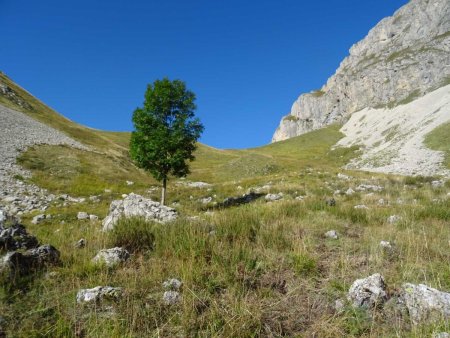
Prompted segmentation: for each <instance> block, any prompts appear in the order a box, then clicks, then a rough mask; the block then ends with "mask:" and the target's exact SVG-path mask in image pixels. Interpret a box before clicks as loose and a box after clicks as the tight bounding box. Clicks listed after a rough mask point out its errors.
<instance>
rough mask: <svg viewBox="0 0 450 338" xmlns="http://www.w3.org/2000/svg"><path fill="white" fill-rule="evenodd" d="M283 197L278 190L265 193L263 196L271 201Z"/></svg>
mask: <svg viewBox="0 0 450 338" xmlns="http://www.w3.org/2000/svg"><path fill="white" fill-rule="evenodd" d="M282 198H283V193H282V192H280V193H278V194H267V195H266V196H264V199H265V200H266V201H268V202H272V201H279V200H281V199H282Z"/></svg>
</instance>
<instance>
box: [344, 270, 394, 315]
mask: <svg viewBox="0 0 450 338" xmlns="http://www.w3.org/2000/svg"><path fill="white" fill-rule="evenodd" d="M347 299H348V300H349V301H350V302H351V303H352V305H353V306H354V307H363V308H373V307H376V306H381V305H383V304H384V303H385V302H386V300H387V294H386V284H385V282H384V278H383V276H381V275H380V274H379V273H376V274H373V275H371V276H369V277H367V278H363V279H357V280H355V281H354V282H353V284H352V286H351V287H350V289H349V291H348V295H347Z"/></svg>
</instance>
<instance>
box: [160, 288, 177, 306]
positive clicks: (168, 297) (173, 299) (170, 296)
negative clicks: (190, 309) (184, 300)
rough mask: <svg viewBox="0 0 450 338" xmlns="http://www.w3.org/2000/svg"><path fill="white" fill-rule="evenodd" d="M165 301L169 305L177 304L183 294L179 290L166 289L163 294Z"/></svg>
mask: <svg viewBox="0 0 450 338" xmlns="http://www.w3.org/2000/svg"><path fill="white" fill-rule="evenodd" d="M163 301H164V303H166V304H167V305H176V304H178V303H180V302H181V294H180V293H179V292H178V291H166V292H164V294H163Z"/></svg>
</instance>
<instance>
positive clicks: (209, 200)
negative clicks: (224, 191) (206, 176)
mask: <svg viewBox="0 0 450 338" xmlns="http://www.w3.org/2000/svg"><path fill="white" fill-rule="evenodd" d="M212 200H213V198H212V197H211V196H209V197H203V198H201V199H200V203H202V204H208V203H211V202H212Z"/></svg>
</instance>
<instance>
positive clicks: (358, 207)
mask: <svg viewBox="0 0 450 338" xmlns="http://www.w3.org/2000/svg"><path fill="white" fill-rule="evenodd" d="M353 208H354V209H363V210H369V208H368V207H367V206H366V205H364V204H359V205H355V206H354V207H353Z"/></svg>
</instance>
